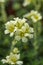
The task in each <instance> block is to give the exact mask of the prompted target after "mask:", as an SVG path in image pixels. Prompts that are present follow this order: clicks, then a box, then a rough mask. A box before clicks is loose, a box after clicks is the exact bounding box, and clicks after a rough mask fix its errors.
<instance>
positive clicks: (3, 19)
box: [0, 2, 7, 22]
mask: <svg viewBox="0 0 43 65" xmlns="http://www.w3.org/2000/svg"><path fill="white" fill-rule="evenodd" d="M0 6H1V18H2V21H3V22H6V21H7V15H6V12H5V3H4V2H0Z"/></svg>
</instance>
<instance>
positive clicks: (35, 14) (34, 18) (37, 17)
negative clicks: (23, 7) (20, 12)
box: [24, 10, 42, 22]
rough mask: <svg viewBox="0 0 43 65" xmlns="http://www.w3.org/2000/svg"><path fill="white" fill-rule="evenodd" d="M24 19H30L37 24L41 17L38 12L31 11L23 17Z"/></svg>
mask: <svg viewBox="0 0 43 65" xmlns="http://www.w3.org/2000/svg"><path fill="white" fill-rule="evenodd" d="M24 17H25V18H28V19H32V21H33V22H37V21H39V20H41V19H42V16H41V14H40V13H38V11H34V10H32V11H31V12H30V13H27V14H25V15H24Z"/></svg>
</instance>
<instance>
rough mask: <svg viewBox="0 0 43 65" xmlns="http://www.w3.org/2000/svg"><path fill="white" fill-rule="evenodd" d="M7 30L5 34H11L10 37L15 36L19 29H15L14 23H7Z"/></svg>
mask: <svg viewBox="0 0 43 65" xmlns="http://www.w3.org/2000/svg"><path fill="white" fill-rule="evenodd" d="M5 28H6V30H5V34H8V33H10V36H13V35H14V32H15V31H16V29H17V28H16V27H15V25H14V21H10V22H7V23H6V24H5Z"/></svg>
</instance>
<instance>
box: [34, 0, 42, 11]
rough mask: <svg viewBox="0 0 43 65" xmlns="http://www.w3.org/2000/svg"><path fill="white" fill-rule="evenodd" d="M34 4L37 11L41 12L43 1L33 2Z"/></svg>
mask: <svg viewBox="0 0 43 65" xmlns="http://www.w3.org/2000/svg"><path fill="white" fill-rule="evenodd" d="M33 4H34V6H35V10H37V11H39V9H40V6H41V0H33Z"/></svg>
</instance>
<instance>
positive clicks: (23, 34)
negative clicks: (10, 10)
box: [15, 23, 34, 43]
mask: <svg viewBox="0 0 43 65" xmlns="http://www.w3.org/2000/svg"><path fill="white" fill-rule="evenodd" d="M33 32H34V31H33V28H31V27H30V26H29V25H28V23H25V24H24V26H22V28H21V29H20V30H19V33H18V32H17V34H16V35H15V40H17V41H20V40H22V42H24V43H26V42H27V41H28V37H30V35H33V34H31V33H33Z"/></svg>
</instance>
